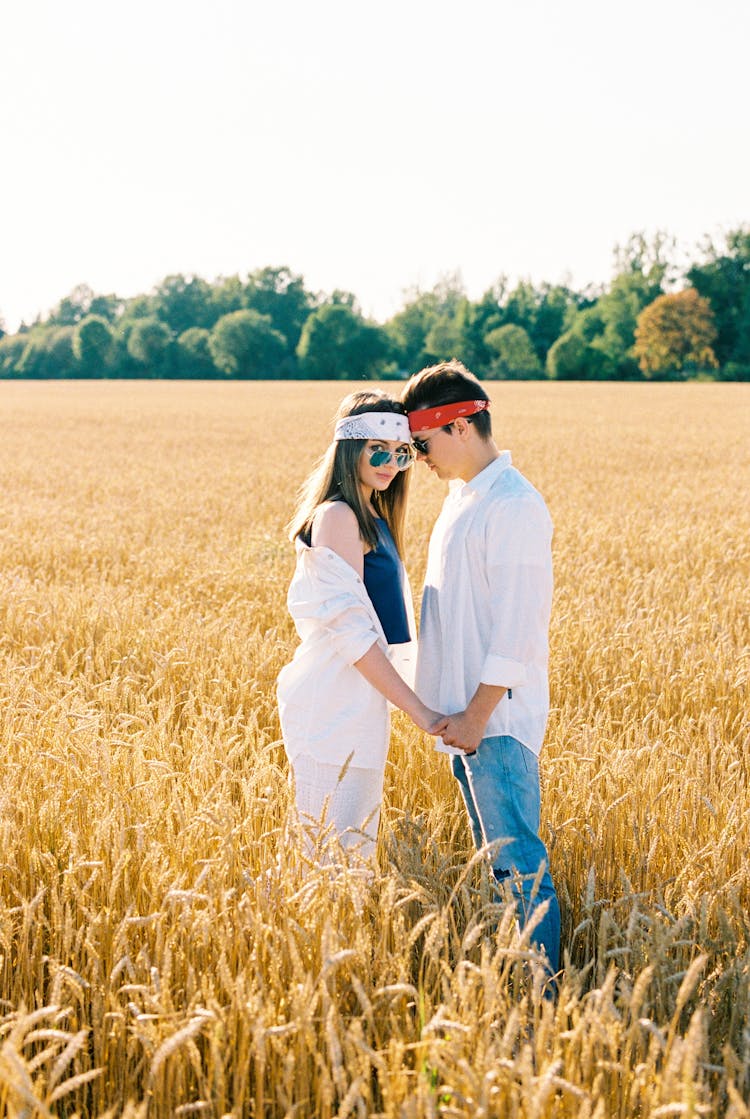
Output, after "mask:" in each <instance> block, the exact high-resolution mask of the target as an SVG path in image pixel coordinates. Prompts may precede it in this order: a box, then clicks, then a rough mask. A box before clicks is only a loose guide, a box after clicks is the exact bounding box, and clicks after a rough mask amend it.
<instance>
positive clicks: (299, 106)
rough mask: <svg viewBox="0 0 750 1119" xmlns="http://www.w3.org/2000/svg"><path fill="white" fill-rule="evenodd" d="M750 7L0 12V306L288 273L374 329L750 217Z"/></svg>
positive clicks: (217, 1) (5, 3) (530, 3)
mask: <svg viewBox="0 0 750 1119" xmlns="http://www.w3.org/2000/svg"><path fill="white" fill-rule="evenodd" d="M749 46H750V3H748V0H705V2H701V3H696V2H694V0H630V2H629V3H628V4H610V3H607V2H606V0H495V2H490V0H453V2H451V3H444V2H443V0H429V2H428V0H379V2H378V3H371V2H368V0H262V2H259V0H200V2H198V0H129V2H128V3H123V2H122V0H117V2H115V0H67V2H65V3H62V2H61V0H0V136H1V137H2V149H1V150H2V165H0V221H1V226H0V235H1V236H0V316H2V318H3V319H4V321H5V324H6V328H7V329H10V330H15V329H16V327H17V325H18V323H19V321H20V320H21V319H26V320H27V321H30V320H31V319H33V318H34V316H35V315H36V314H37V313H39V312H41V313H42V314H46V313H47V312H48V310H49V309H50V308H51V307H52V306H53V305H54V304H55V303H57V302H58V300H59V299H60V298H61V297H62V296H64V295H66V294H67V293H68V292H69V291H71V289H72V288H73V287H74V286H75V285H76V284H79V283H87V284H89V285H90V286H91V287H92V288H93V289H94V290H95V291H96V292H101V293H107V292H111V291H115V292H117V293H118V294H119V295H122V296H130V295H135V294H137V293H139V292H147V291H149V290H151V289H152V288H153V287H154V285H156V284H157V283H158V282H159V281H160V280H161V279H163V278H164V277H165V276H166V275H168V274H169V273H173V272H184V273H196V274H198V275H201V276H203V277H204V278H206V279H208V280H213V279H215V278H216V277H217V276H220V275H232V274H234V273H240V274H241V275H244V274H246V273H247V272H248V271H252V270H254V269H256V268H261V267H263V266H265V265H274V266H280V265H288V266H289V267H291V268H292V269H293V270H294V271H295V272H298V273H301V274H302V275H303V276H304V277H305V280H306V283H307V286H308V287H309V288H311V289H313V290H322V291H331V290H333V289H334V288H337V287H338V288H343V289H346V290H349V291H352V292H354V294H355V295H356V296H357V297H358V299H359V301H360V304H361V306H362V308H363V310H364V311H365V313H366V314H369V315H372V316H373V317H375V318H378V319H380V320H381V321H382V320H384V319H385V318H387V317H389V316H390V315H391V314H393V313H394V312H395V311H396V310H398V309H399V308H400V307H401V306H402V305H403V302H404V291H405V289H407V288H410V287H412V286H414V285H418V286H420V287H421V288H423V289H425V288H430V287H432V286H433V284H434V283H436V282H437V281H438V280H439V279H440V277H441V276H442V275H445V274H446V273H451V272H455V271H459V272H460V273H461V276H462V278H463V281H464V284H465V286H466V289H467V291H468V294H469V295H470V296H471V297H472V298H478V297H479V296H480V295H481V294H482V292H483V291H484V290H485V289H486V288H487V287H489V286H490V285H491V284H492V283H493V282H494V281H495V280H496V279H497V277H498V276H499V275H500V274H501V273H505V274H507V275H508V276H509V277H510V279H511V282H515V281H516V280H517V279H518V278H521V277H528V278H530V279H531V280H532V281H534V282H537V283H538V282H541V281H543V280H549V281H550V282H557V281H561V280H568V281H569V282H571V283H573V285H574V286H579V287H582V286H584V285H585V284H587V283H603V282H606V281H608V280H609V279H610V278H611V275H612V251H613V248H614V246H615V244H616V243H618V242H623V241H625V240H626V239H627V237H628V236H629V234H631V233H632V232H635V231H638V230H644V231H646V232H647V233H648V234H653V232H655V231H656V230H658V229H663V230H666V231H667V232H668V233H671V234H673V235H674V236H675V237H677V239H678V241H679V242H680V244H681V246H682V248H683V251H684V252H685V254H686V256H687V257H692V258H696V256H697V248H696V245H697V242H698V241H699V240H700V239H701V238H702V236H703V235H704V234H711V235H713V236H715V237H717V236H720V235H721V233H722V232H724V231H726V230H728V229H731V228H733V227H736V226H737V225H739V224H742V223H745V222H748V221H750V135H749V133H750V128H749V127H748V121H749V120H750V94H749V92H748V91H749V90H750V77H749V75H748V65H747V58H748V48H749Z"/></svg>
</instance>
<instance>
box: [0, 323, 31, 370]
mask: <svg viewBox="0 0 750 1119" xmlns="http://www.w3.org/2000/svg"><path fill="white" fill-rule="evenodd" d="M27 337H28V335H26V334H6V335H5V336H4V337H3V338H0V377H19V376H20V373H19V372H18V366H19V363H20V361H21V356H22V354H23V351H24V349H25V348H26V340H27Z"/></svg>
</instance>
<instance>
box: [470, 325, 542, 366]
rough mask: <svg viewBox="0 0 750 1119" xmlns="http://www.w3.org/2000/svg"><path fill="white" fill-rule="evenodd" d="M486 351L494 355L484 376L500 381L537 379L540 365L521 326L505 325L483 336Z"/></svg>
mask: <svg viewBox="0 0 750 1119" xmlns="http://www.w3.org/2000/svg"><path fill="white" fill-rule="evenodd" d="M484 341H485V345H486V346H487V349H488V350H489V351H490V352H491V353H493V354H494V355H495V357H494V359H493V360H492V363H491V365H490V367H489V369H488V370H487V371H486V373H485V375H486V376H487V377H496V378H500V379H504V380H507V379H510V378H524V377H539V376H540V375H541V373H542V365H541V362H540V361H539V358H538V357H537V355H536V351H535V349H534V347H533V346H532V344H531V339H530V338H529V335H528V333H527V332H526V331H525V330H524V328H523V327H522V326H516V325H515V323H506V324H505V326H498V327H496V328H495V329H494V330H491V331H490V332H489V334H487V335H486V336H485V339H484Z"/></svg>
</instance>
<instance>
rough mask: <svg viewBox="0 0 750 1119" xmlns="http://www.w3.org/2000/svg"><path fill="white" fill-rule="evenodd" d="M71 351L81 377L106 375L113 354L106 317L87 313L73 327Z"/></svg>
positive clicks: (110, 334) (111, 339)
mask: <svg viewBox="0 0 750 1119" xmlns="http://www.w3.org/2000/svg"><path fill="white" fill-rule="evenodd" d="M73 353H74V354H75V357H76V361H77V362H78V367H79V370H80V375H81V376H82V377H106V376H107V374H108V373H109V370H110V363H111V359H112V355H113V338H112V331H111V329H110V326H109V323H108V322H107V320H106V319H103V318H101V317H100V316H99V315H87V316H86V318H85V319H82V320H81V322H79V323H78V325H77V326H76V328H75V334H74V335H73Z"/></svg>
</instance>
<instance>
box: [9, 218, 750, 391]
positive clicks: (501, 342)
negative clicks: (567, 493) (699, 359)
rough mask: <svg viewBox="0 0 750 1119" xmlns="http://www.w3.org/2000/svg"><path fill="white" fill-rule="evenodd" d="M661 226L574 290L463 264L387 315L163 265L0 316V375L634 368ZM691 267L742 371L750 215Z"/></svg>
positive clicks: (670, 248)
mask: <svg viewBox="0 0 750 1119" xmlns="http://www.w3.org/2000/svg"><path fill="white" fill-rule="evenodd" d="M673 252H674V243H673V241H672V239H671V238H669V237H668V236H666V235H665V234H663V233H658V234H657V235H656V236H655V237H653V238H651V239H650V240H649V239H647V238H646V237H645V236H644V235H643V234H640V233H639V234H634V235H633V236H632V237H631V238H630V239H629V240H628V242H627V243H626V244H625V245H624V246H622V247H619V248H617V249H616V252H615V276H614V279H613V280H612V282H611V283H610V284H609V286H608V287H606V288H603V289H600V290H598V291H595V292H592V291H591V290H590V289H587V290H585V291H582V292H576V291H573V290H572V289H570V288H569V287H566V286H565V285H563V284H547V283H543V284H540V285H538V286H537V285H534V284H533V283H532V282H531V281H530V280H521V281H519V282H518V283H517V284H516V285H515V287H513V288H512V289H511V288H510V285H509V283H508V280H507V277H505V276H502V275H500V277H499V278H498V280H497V282H496V283H495V284H494V285H493V286H492V287H491V288H489V289H488V290H487V291H486V292H485V293H484V294H483V295H482V297H481V298H480V299H479V300H478V301H477V302H473V301H472V300H470V299H469V298H468V296H467V295H466V292H465V290H464V287H463V284H462V282H461V278H460V276H459V275H458V274H449V275H447V276H445V277H444V278H443V279H442V280H441V281H440V282H439V283H437V284H436V285H435V286H434V287H433V288H432V289H431V290H430V291H420V290H412V291H410V292H408V293H407V295H406V300H405V303H404V305H403V307H402V309H401V310H400V311H398V312H397V313H396V314H395V315H393V316H392V317H391V319H390V320H389V321H388V322H387V323H385V324H384V325H383V326H380V325H378V324H377V323H374V322H369V321H367V320H366V319H365V318H364V317H363V315H362V313H361V310H360V308H359V305H358V303H357V299H356V297H355V296H354V295H352V294H351V293H350V292H346V291H334V292H332V293H331V294H330V295H328V296H325V295H321V294H315V293H313V292H310V291H308V290H307V288H306V287H305V283H304V279H303V277H302V276H300V275H297V274H295V273H294V272H292V271H291V269H289V268H287V267H266V268H260V269H257V270H256V271H254V272H251V273H249V274H248V275H247V276H246V277H245V278H244V279H243V278H242V277H240V276H237V275H235V276H223V277H219V278H218V279H216V280H215V281H214V282H213V283H209V282H208V281H206V280H204V279H202V278H201V277H200V276H193V275H187V276H186V275H182V274H180V273H176V274H174V275H170V276H167V277H166V278H165V279H164V280H163V281H162V282H161V283H160V284H159V285H158V286H157V288H156V289H155V290H154V291H153V292H152V293H150V294H144V295H137V296H135V297H134V298H131V299H128V300H122V299H120V298H119V297H118V296H116V295H112V294H110V295H97V294H95V293H94V292H93V291H92V290H91V288H89V287H88V286H87V285H85V284H80V285H79V286H78V287H76V288H75V289H74V290H73V291H72V292H70V294H69V295H67V296H65V297H64V298H63V299H61V300H60V303H59V304H58V305H57V306H56V307H55V309H54V311H53V312H52V313H51V314H50V315H49V316H48V318H47V319H46V321H38V322H35V323H34V325H33V326H32V327H27V326H23V325H22V326H21V327H20V328H19V330H18V333H17V334H15V335H12V336H10V337H8V336H4V335H3V327H2V322H1V321H0V377H28V378H39V377H185V378H194V377H201V378H204V377H208V378H210V377H227V376H229V377H239V378H244V377H252V378H264V377H268V378H281V377H284V378H292V377H306V378H316V379H320V378H329V377H331V378H337V379H343V378H361V377H364V378H377V377H387V378H389V377H398V376H406V375H408V374H410V373H414V372H416V371H417V370H418V369H420V368H422V367H424V366H425V365H431V364H434V363H435V362H437V361H442V360H446V359H450V358H452V357H459V358H461V360H463V361H464V362H465V364H467V365H468V366H469V368H471V369H472V370H473V371H474V372H475V373H476V374H477V375H478V376H480V377H528V378H533V377H538V376H544V375H549V376H552V377H556V378H559V379H566V378H567V379H570V378H575V379H579V378H582V379H586V380H601V379H612V378H617V379H620V380H625V379H631V378H632V379H635V378H638V379H640V378H642V376H643V374H642V372H641V370H640V368H639V366H638V363H637V361H636V359H635V356H634V344H635V328H636V323H637V321H638V318H639V315H640V314H641V312H642V311H643V310H644V309H645V308H647V307H649V306H650V305H651V304H652V303H653V302H654V301H655V300H656V299H657V298H658V297H659V296H660V295H663V294H664V292H665V290H666V288H667V287H668V285H669V284H670V281H671V280H672V279H673V278H674V274H675V269H674V268H673V267H672V265H671V264H670V258H671V256H672V255H673ZM687 277H688V279H689V280H690V282H691V284H692V285H693V286H694V287H695V289H696V290H697V291H698V293H699V294H701V295H702V296H704V297H705V298H706V299H707V300H708V302H709V304H710V307H711V310H712V312H713V315H714V319H715V322H716V326H717V330H718V337H717V340H716V344H715V347H714V351H715V354H716V357H717V359H718V361H719V365H720V368H719V369H718V370H717V371H716V373H715V376H716V377H717V378H720V379H723V380H731V379H737V380H746V379H748V370H750V227H746V226H743V227H740V228H739V229H737V230H735V231H733V232H732V233H730V234H728V235H727V236H726V238H725V240H724V242H723V243H722V244H721V245H719V246H716V245H714V244H713V243H711V242H708V243H707V245H706V246H704V259H703V260H702V261H701V262H700V263H698V264H694V265H693V266H692V267H691V268H690V269H689V270H688V272H687Z"/></svg>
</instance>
